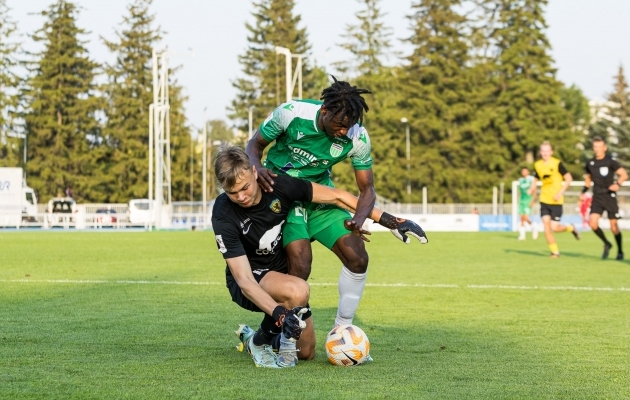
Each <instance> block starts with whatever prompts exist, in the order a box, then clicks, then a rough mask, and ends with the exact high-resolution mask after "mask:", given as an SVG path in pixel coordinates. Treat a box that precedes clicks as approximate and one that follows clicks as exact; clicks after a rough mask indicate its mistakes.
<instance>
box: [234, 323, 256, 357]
mask: <svg viewBox="0 0 630 400" xmlns="http://www.w3.org/2000/svg"><path fill="white" fill-rule="evenodd" d="M254 333H256V332H255V331H254V330H253V329H252V328H250V327H249V326H247V325H239V326H238V329H237V330H235V331H234V334H236V336H238V340H240V341H241V342H240V343H239V344H238V346H236V350H238V351H240V352H243V351H245V349H247V342H249V338H251V337H252V336H254Z"/></svg>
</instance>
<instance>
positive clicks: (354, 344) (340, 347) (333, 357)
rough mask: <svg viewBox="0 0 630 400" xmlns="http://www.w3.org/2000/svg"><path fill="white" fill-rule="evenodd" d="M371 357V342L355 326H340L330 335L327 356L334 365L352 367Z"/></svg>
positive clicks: (327, 340)
mask: <svg viewBox="0 0 630 400" xmlns="http://www.w3.org/2000/svg"><path fill="white" fill-rule="evenodd" d="M369 355H370V340H369V339H368V337H367V335H366V334H365V332H363V330H362V329H361V328H359V327H358V326H355V325H339V326H338V327H336V328H334V329H333V330H332V331H330V332H329V333H328V337H327V338H326V356H328V361H330V363H331V364H333V365H341V366H342V367H351V366H353V365H359V364H361V363H363V362H365V360H367V359H368V356H369Z"/></svg>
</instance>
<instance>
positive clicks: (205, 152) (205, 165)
mask: <svg viewBox="0 0 630 400" xmlns="http://www.w3.org/2000/svg"><path fill="white" fill-rule="evenodd" d="M202 164H203V166H202V167H201V169H202V171H203V172H202V173H201V175H202V178H201V179H202V180H203V183H202V191H203V195H202V196H201V201H202V206H201V209H202V213H203V225H202V226H203V229H204V230H205V229H206V215H207V210H206V201H207V200H208V199H207V191H208V188H207V183H206V182H207V180H208V177H207V169H208V121H206V112H205V110H204V113H203V161H202Z"/></svg>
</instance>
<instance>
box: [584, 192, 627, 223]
mask: <svg viewBox="0 0 630 400" xmlns="http://www.w3.org/2000/svg"><path fill="white" fill-rule="evenodd" d="M604 211H606V213H607V214H608V219H619V218H621V215H620V214H619V204H617V193H615V192H613V191H611V192H609V193H606V194H594V195H593V202H592V203H591V214H599V215H603V213H604Z"/></svg>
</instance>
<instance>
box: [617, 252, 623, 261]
mask: <svg viewBox="0 0 630 400" xmlns="http://www.w3.org/2000/svg"><path fill="white" fill-rule="evenodd" d="M617 260H619V261H623V253H617Z"/></svg>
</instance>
